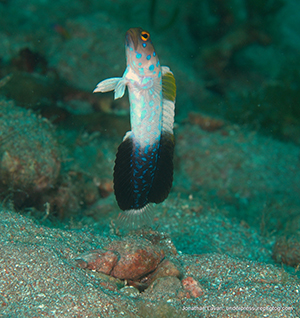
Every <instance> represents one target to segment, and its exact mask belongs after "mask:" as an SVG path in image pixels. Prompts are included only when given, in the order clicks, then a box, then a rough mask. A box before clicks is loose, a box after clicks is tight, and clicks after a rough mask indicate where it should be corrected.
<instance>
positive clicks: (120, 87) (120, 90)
mask: <svg viewBox="0 0 300 318" xmlns="http://www.w3.org/2000/svg"><path fill="white" fill-rule="evenodd" d="M125 88H126V83H125V80H124V78H123V77H112V78H108V79H106V80H103V81H101V82H100V83H98V84H97V87H96V88H95V89H94V90H93V93H106V92H110V91H113V90H114V91H115V95H114V99H118V98H121V97H122V96H123V95H124V93H125Z"/></svg>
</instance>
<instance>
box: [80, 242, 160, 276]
mask: <svg viewBox="0 0 300 318" xmlns="http://www.w3.org/2000/svg"><path fill="white" fill-rule="evenodd" d="M105 250H106V251H104V250H94V251H90V252H87V253H84V254H82V255H80V256H79V257H77V258H76V259H75V260H76V261H77V263H78V265H79V266H80V267H81V268H86V269H90V270H95V271H97V272H102V273H105V274H110V275H111V276H113V277H116V278H120V279H126V280H129V281H137V280H139V279H140V278H142V277H144V276H146V275H147V274H149V273H150V272H153V271H154V270H155V269H156V268H157V266H158V264H159V263H160V262H161V260H162V259H163V258H164V253H163V251H162V250H160V249H157V248H155V247H154V246H153V245H152V244H151V243H150V242H148V241H146V240H142V239H127V240H124V241H113V242H112V243H110V244H109V245H108V246H106V248H105Z"/></svg>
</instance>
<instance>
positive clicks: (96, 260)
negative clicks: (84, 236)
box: [76, 250, 118, 275]
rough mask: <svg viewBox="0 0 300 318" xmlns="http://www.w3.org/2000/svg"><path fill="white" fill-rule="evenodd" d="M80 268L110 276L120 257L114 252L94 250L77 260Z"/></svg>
mask: <svg viewBox="0 0 300 318" xmlns="http://www.w3.org/2000/svg"><path fill="white" fill-rule="evenodd" d="M76 261H77V263H78V266H79V267H81V268H86V269H90V270H95V271H97V272H101V273H104V274H106V275H109V274H110V273H111V271H112V269H113V267H114V266H115V265H116V263H117V261H118V256H117V255H116V254H115V253H114V252H112V251H107V252H104V251H102V250H94V251H90V252H87V253H85V254H82V255H81V256H79V257H77V258H76Z"/></svg>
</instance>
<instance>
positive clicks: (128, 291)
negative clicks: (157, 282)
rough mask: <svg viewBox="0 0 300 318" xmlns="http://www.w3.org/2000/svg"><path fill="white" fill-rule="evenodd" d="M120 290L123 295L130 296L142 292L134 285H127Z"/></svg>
mask: <svg viewBox="0 0 300 318" xmlns="http://www.w3.org/2000/svg"><path fill="white" fill-rule="evenodd" d="M120 292H121V293H122V294H123V295H126V296H129V297H136V296H138V295H139V294H140V292H139V290H138V289H137V288H135V287H133V286H125V287H124V288H122V289H120Z"/></svg>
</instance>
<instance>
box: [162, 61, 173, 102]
mask: <svg viewBox="0 0 300 318" xmlns="http://www.w3.org/2000/svg"><path fill="white" fill-rule="evenodd" d="M162 93H163V98H164V99H167V100H170V101H172V102H175V98H176V84H175V78H174V75H173V73H172V72H171V71H170V69H169V68H168V67H167V66H163V67H162Z"/></svg>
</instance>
